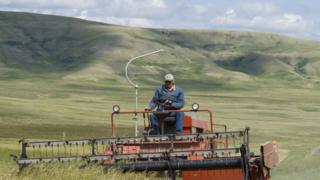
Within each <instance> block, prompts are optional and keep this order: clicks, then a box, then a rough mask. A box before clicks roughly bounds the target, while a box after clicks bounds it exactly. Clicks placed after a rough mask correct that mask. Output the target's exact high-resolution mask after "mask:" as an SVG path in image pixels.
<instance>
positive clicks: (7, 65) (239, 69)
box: [0, 12, 320, 87]
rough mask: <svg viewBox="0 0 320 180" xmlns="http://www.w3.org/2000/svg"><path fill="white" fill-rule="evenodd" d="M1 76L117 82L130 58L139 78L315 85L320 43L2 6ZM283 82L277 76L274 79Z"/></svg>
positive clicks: (319, 76) (319, 77) (319, 73)
mask: <svg viewBox="0 0 320 180" xmlns="http://www.w3.org/2000/svg"><path fill="white" fill-rule="evenodd" d="M0 27H1V28H0V70H1V71H0V78H2V79H6V78H9V79H11V78H13V79H14V78H24V77H30V76H31V77H34V76H42V77H44V76H46V77H54V78H62V79H72V80H94V81H104V80H106V79H115V80H116V81H117V82H119V83H122V82H123V81H124V79H123V69H124V66H125V63H126V62H127V61H128V59H129V58H131V57H134V56H136V55H140V54H142V53H145V52H149V51H151V50H156V49H165V50H166V52H164V53H161V54H157V55H154V56H150V57H148V58H146V59H144V60H140V61H137V62H136V63H134V64H133V65H132V67H130V73H132V74H131V75H132V76H133V77H134V78H136V79H135V80H137V81H138V82H139V83H146V84H150V83H151V84H153V83H155V82H157V81H158V78H159V74H164V73H166V72H172V73H174V74H176V75H178V77H179V79H180V80H181V81H180V82H181V83H182V84H184V83H185V82H190V81H192V82H193V81H196V82H197V83H199V85H200V86H201V85H205V84H208V82H209V84H214V85H215V86H220V85H223V84H239V83H240V84H242V83H249V84H250V83H251V82H258V84H259V83H260V84H265V82H271V81H272V84H270V85H275V84H277V83H274V82H273V81H278V80H279V82H281V84H283V81H284V82H285V81H287V80H290V81H291V83H293V84H295V83H294V82H297V83H296V84H299V85H302V86H303V85H305V84H310V83H311V84H312V87H313V84H319V80H320V71H319V69H320V42H313V41H307V40H301V39H294V38H289V37H284V36H280V35H276V34H269V33H255V32H236V31H214V30H169V29H143V28H128V27H121V26H115V25H108V24H102V23H97V22H90V21H84V20H80V19H75V18H66V17H59V16H49V15H37V14H30V13H13V12H0ZM279 84H280V83H279Z"/></svg>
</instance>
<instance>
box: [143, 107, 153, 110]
mask: <svg viewBox="0 0 320 180" xmlns="http://www.w3.org/2000/svg"><path fill="white" fill-rule="evenodd" d="M144 111H152V109H150V108H147V107H146V108H144Z"/></svg>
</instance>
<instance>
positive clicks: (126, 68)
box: [125, 49, 163, 136]
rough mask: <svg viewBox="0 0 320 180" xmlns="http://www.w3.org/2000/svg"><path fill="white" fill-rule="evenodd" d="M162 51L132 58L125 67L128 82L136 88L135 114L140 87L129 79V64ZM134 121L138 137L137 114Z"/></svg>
mask: <svg viewBox="0 0 320 180" xmlns="http://www.w3.org/2000/svg"><path fill="white" fill-rule="evenodd" d="M161 51H163V50H162V49H159V50H156V51H152V52H149V53H146V54H143V55H140V56H136V57H134V58H131V59H130V60H129V61H128V63H127V65H126V67H125V74H126V78H127V80H128V82H129V84H131V85H132V86H133V87H134V88H135V90H136V104H135V112H137V110H138V87H139V86H138V84H134V83H133V82H132V81H131V80H130V79H129V76H128V67H129V64H130V63H131V62H132V61H134V60H136V59H138V58H142V57H145V56H150V55H152V54H155V53H158V52H161ZM133 119H134V120H135V136H138V116H137V113H135V116H134V118H133Z"/></svg>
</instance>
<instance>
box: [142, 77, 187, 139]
mask: <svg viewBox="0 0 320 180" xmlns="http://www.w3.org/2000/svg"><path fill="white" fill-rule="evenodd" d="M164 79H165V82H164V84H163V85H161V86H160V87H159V88H158V89H157V90H156V92H155V94H154V96H153V98H152V99H151V101H150V103H149V105H148V107H147V108H146V109H145V110H146V111H151V110H153V109H154V108H156V107H157V111H165V110H178V109H181V108H183V106H184V93H183V91H182V89H181V88H180V87H178V86H177V85H175V81H174V77H173V75H172V74H167V75H165V77H164ZM167 116H170V117H175V119H176V133H177V134H181V133H182V128H183V119H184V113H183V112H170V113H168V115H167ZM151 126H152V129H153V131H154V132H153V133H156V134H160V128H159V119H158V117H157V116H156V115H155V114H153V113H152V114H151Z"/></svg>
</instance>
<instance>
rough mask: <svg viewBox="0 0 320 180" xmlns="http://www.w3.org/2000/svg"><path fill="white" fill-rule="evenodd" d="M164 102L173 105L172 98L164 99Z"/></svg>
mask: <svg viewBox="0 0 320 180" xmlns="http://www.w3.org/2000/svg"><path fill="white" fill-rule="evenodd" d="M164 104H165V105H171V104H172V101H171V100H170V99H167V100H165V101H164Z"/></svg>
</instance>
